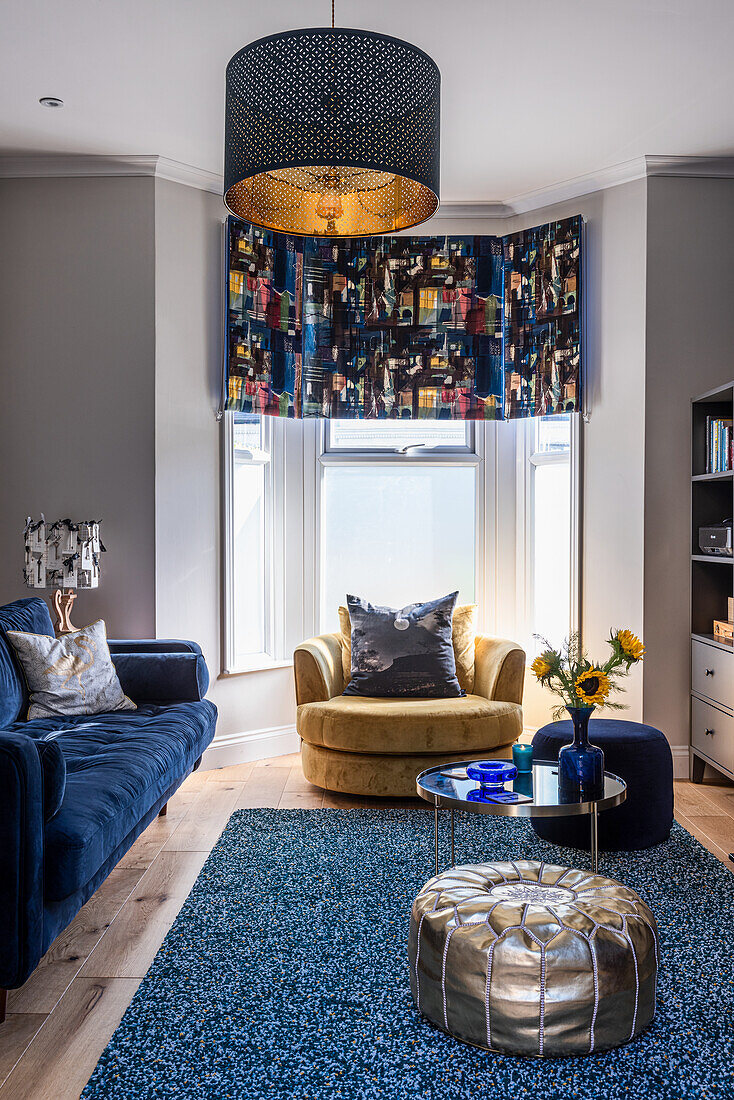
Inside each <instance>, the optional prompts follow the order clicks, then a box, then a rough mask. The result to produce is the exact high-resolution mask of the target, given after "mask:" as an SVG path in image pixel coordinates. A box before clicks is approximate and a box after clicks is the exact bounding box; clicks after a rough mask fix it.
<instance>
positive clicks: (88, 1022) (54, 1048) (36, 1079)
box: [0, 978, 140, 1100]
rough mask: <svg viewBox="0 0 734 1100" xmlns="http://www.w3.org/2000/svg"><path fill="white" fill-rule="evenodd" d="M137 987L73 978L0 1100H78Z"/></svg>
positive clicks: (132, 983)
mask: <svg viewBox="0 0 734 1100" xmlns="http://www.w3.org/2000/svg"><path fill="white" fill-rule="evenodd" d="M139 984H140V983H139V981H137V980H136V979H127V980H123V979H110V978H103V979H97V978H75V979H74V981H73V982H72V983H71V986H70V987H69V989H68V990H67V992H66V993H65V994H64V996H63V997H62V998H61V1001H60V1002H59V1004H58V1007H57V1008H56V1009H55V1011H54V1012H52V1013H51V1014H50V1015H49V1016H47V1017H46V1020H45V1021H44V1023H43V1024H42V1025H41V1027H40V1028H39V1029H38V1031H37V1032H36V1035H35V1037H34V1039H33V1041H32V1042H31V1043H30V1045H29V1046H28V1047H27V1048H26V1050H25V1052H24V1054H23V1056H22V1057H21V1058H20V1060H19V1061H18V1062H17V1063H16V1065H15V1068H14V1069H13V1071H12V1072H11V1073H10V1075H9V1076H8V1077H7V1078H6V1080H5V1082H4V1083H3V1085H2V1086H0V1100H78V1097H79V1094H80V1093H81V1091H82V1089H83V1088H84V1086H85V1085H86V1083H87V1081H88V1080H89V1077H90V1075H91V1073H92V1070H93V1069H94V1067H95V1066H96V1064H97V1061H98V1059H99V1056H100V1054H101V1052H102V1051H103V1050H104V1048H105V1046H106V1045H107V1043H108V1042H109V1039H110V1036H111V1035H112V1033H113V1031H114V1030H115V1028H116V1027H117V1025H118V1024H119V1022H120V1020H121V1019H122V1016H123V1013H124V1012H125V1009H126V1008H127V1006H128V1005H129V1003H130V1001H131V1000H132V998H133V995H134V993H135V990H136V989H137V988H138V985H139Z"/></svg>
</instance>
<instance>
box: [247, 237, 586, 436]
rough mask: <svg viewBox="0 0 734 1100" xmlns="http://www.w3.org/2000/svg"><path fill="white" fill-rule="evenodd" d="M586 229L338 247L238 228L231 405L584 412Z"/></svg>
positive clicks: (394, 411) (316, 410)
mask: <svg viewBox="0 0 734 1100" xmlns="http://www.w3.org/2000/svg"><path fill="white" fill-rule="evenodd" d="M581 226H582V222H581V218H580V217H575V218H568V219H566V220H565V221H560V222H550V223H549V224H548V225H541V226H537V227H536V228H534V229H527V230H523V231H522V232H519V233H512V234H510V235H509V236H506V237H460V236H455V237H454V236H451V237H370V238H354V239H348V240H346V241H340V242H336V241H330V240H322V239H316V238H310V237H307V238H303V237H290V236H284V235H281V234H278V233H272V232H270V231H269V230H264V229H259V228H256V227H254V226H251V225H249V224H247V223H246V222H242V221H239V220H238V219H236V218H230V219H229V222H228V239H229V309H228V324H227V364H226V365H227V377H226V392H225V401H226V405H225V407H226V408H227V409H233V410H236V411H239V412H251V413H265V414H269V415H272V416H291V417H342V418H345V419H346V418H353V417H356V418H375V417H390V418H396V417H409V418H421V417H428V418H431V419H441V420H443V419H446V420H500V419H509V418H515V417H523V416H548V415H552V414H554V413H565V412H569V411H574V410H576V409H577V408H578V407H579V402H580V389H581V326H580V317H581V309H580V287H581V277H580V275H581Z"/></svg>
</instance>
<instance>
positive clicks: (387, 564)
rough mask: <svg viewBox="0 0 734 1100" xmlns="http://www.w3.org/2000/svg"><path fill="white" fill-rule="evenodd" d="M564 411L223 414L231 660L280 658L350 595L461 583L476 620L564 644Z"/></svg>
mask: <svg viewBox="0 0 734 1100" xmlns="http://www.w3.org/2000/svg"><path fill="white" fill-rule="evenodd" d="M577 432H578V425H577V423H576V418H573V417H561V416H557V417H553V418H550V417H549V418H545V419H530V420H520V421H510V422H495V421H486V422H482V421H478V422H461V421H440V420H406V421H402V420H390V421H379V420H377V421H375V420H369V421H364V420H324V421H322V420H303V421H300V420H299V421H294V420H285V419H279V418H277V417H263V418H262V419H261V420H260V419H259V418H255V417H251V416H247V415H244V414H233V413H227V414H225V431H224V445H223V452H224V457H223V461H224V501H223V511H224V547H225V553H224V575H225V585H224V589H225V591H224V611H225V615H224V619H225V630H224V660H223V667H224V670H225V672H229V673H237V672H246V671H249V670H252V669H256V668H267V667H273V666H276V665H282V664H285V663H288V661H289V660H290V657H291V655H292V651H293V648H294V647H295V645H296V644H297V643H298V642H299V641H301V640H303V639H304V638H306V637H308V636H310V635H313V634H318V633H321V632H323V631H329V630H336V629H338V616H337V608H338V606H339V604H342V603H344V601H345V596H346V593H347V592H352V593H354V594H355V595H359V596H361V597H363V598H365V599H368V600H370V601H371V602H373V603H380V604H387V605H391V606H394V607H402V606H405V605H406V604H408V603H413V602H417V601H419V600H421V601H422V600H429V599H434V598H436V597H439V596H442V595H445V594H446V593H447V592H451V591H454V590H456V589H458V592H459V596H458V602H459V603H476V604H477V607H478V612H477V626H478V629H479V630H482V631H487V632H488V633H496V634H502V635H505V636H508V637H511V638H513V639H515V640H517V641H518V642H520V643H521V644H522V645H523V646H524V648H525V649H526V650H527V652H528V659H529V660H531V659H532V656H533V655H534V652H536V651H537V643H536V642H535V641H534V639H533V635H534V634H536V633H541V634H545V635H547V636H548V637H549V638H550V639H551V640H552V641H553V642H554V643H558V642H560V641H561V640H562V639H563V638H564V637H565V635H566V634H567V633H568V632H569V630H570V629H572V628H573V627H574V626H575V623H576V618H577V610H578V609H577V599H576V588H577V583H578V581H577V578H578V569H577V554H578V547H577V542H578V538H577V531H578V523H577V503H576V502H577V497H578V475H577V445H576V435H577Z"/></svg>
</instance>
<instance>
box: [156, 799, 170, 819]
mask: <svg viewBox="0 0 734 1100" xmlns="http://www.w3.org/2000/svg"><path fill="white" fill-rule="evenodd" d="M167 813H168V803H167V802H166V804H165V806H161V808H160V810H159V811H158V817H165V816H166V814H167Z"/></svg>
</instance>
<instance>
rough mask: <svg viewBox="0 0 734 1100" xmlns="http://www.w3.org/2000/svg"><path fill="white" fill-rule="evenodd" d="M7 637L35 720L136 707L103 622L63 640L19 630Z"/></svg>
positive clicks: (66, 636)
mask: <svg viewBox="0 0 734 1100" xmlns="http://www.w3.org/2000/svg"><path fill="white" fill-rule="evenodd" d="M6 636H7V639H8V641H9V642H10V644H11V645H12V646H13V649H14V650H15V652H16V654H17V657H18V660H19V661H20V665H21V668H22V669H23V674H24V675H25V679H26V683H27V685H28V692H29V694H30V706H29V708H28V718H29V719H30V718H53V717H56V716H57V715H68V714H101V713H102V712H103V711H110V710H135V709H136V706H135V703H133V701H132V699H128V697H127V695H125V693H124V692H123V690H122V687H121V685H120V681H119V680H118V678H117V673H116V672H115V666H114V665H113V663H112V658H111V657H110V648H109V646H108V645H107V631H106V629H105V624H104V620H103V619H98V620H97V622H96V623H92V625H91V626H85V627H83V628H82V629H81V630H75V631H73V633H71V634H63V635H62V636H61V637H60V638H50V637H49V636H48V635H47V634H25V633H22V632H21V631H19V630H8V631H7V633H6Z"/></svg>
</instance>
